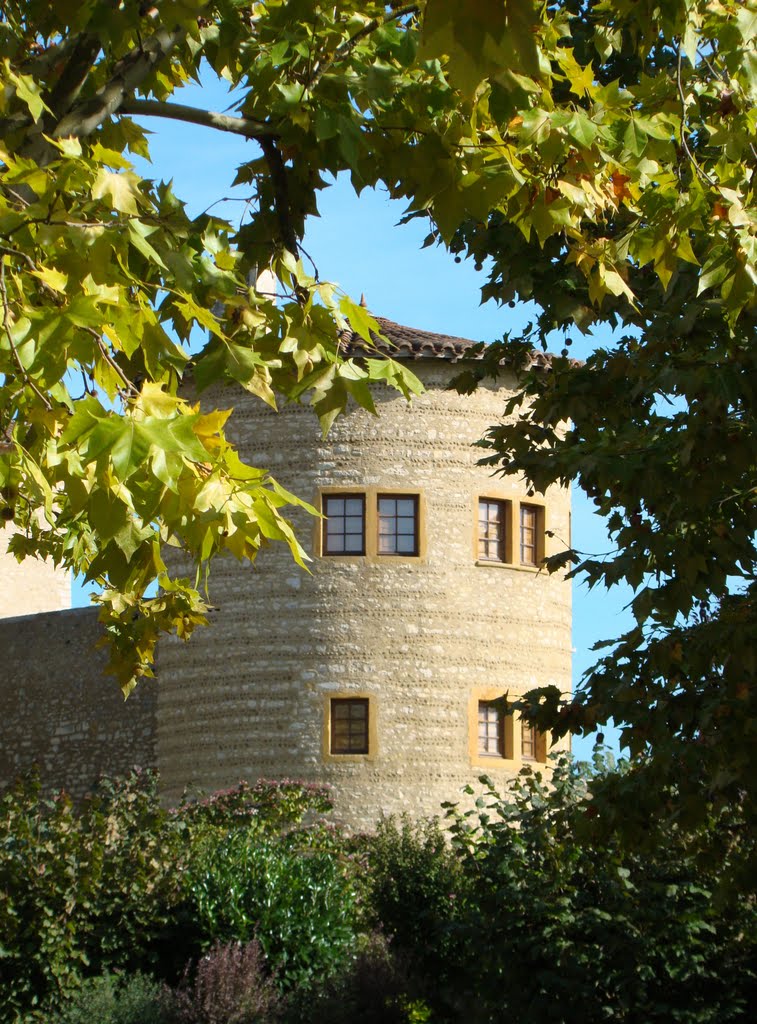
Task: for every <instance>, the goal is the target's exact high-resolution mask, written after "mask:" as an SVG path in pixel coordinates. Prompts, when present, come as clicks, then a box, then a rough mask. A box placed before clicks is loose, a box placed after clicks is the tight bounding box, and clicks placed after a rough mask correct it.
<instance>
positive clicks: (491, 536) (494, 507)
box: [478, 498, 507, 562]
mask: <svg viewBox="0 0 757 1024" xmlns="http://www.w3.org/2000/svg"><path fill="white" fill-rule="evenodd" d="M506 522H507V506H506V502H504V501H496V500H495V499H493V498H479V502H478V557H479V558H480V559H481V560H482V561H484V562H504V561H506V551H505V528H506Z"/></svg>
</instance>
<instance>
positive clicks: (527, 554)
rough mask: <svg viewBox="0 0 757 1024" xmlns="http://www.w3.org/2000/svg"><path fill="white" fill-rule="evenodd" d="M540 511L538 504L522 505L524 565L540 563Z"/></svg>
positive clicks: (521, 544) (522, 562)
mask: <svg viewBox="0 0 757 1024" xmlns="http://www.w3.org/2000/svg"><path fill="white" fill-rule="evenodd" d="M539 512H540V510H539V509H538V508H537V507H536V505H521V506H520V561H521V564H522V565H538V564H539V551H538V540H539Z"/></svg>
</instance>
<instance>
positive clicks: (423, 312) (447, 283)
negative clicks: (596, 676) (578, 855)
mask: <svg viewBox="0 0 757 1024" xmlns="http://www.w3.org/2000/svg"><path fill="white" fill-rule="evenodd" d="M181 102H184V103H189V104H192V105H194V106H203V107H205V108H207V109H214V110H222V109H225V108H226V107H228V106H229V99H228V97H227V96H226V94H225V93H224V92H223V90H222V89H221V88H219V87H218V86H217V85H213V86H210V85H206V86H205V87H203V88H200V87H198V86H191V87H188V88H187V89H185V90H183V92H182V95H181ZM142 123H143V124H144V125H145V127H147V128H149V129H150V130H151V131H153V132H154V133H155V134H154V135H153V136H152V137H151V140H150V149H151V154H152V169H151V170H150V169H148V168H146V167H144V166H140V168H139V170H140V172H141V173H143V174H145V176H148V175H150V176H153V177H156V178H158V179H160V178H163V179H165V180H170V179H173V181H174V190H175V192H176V194H177V195H178V196H179V197H180V198H181V199H182V200H183V201H184V202H185V203H186V204H187V206H188V209H189V212H190V213H191V214H197V213H200V212H201V211H202V210H204V209H207V208H208V207H209V206H211V204H214V203H219V201H220V203H219V205H216V206H214V207H213V209H214V212H215V213H217V214H218V215H219V216H222V217H224V218H226V219H228V220H230V221H232V222H235V223H236V222H238V221H239V219H240V218H241V217H243V216H244V211H245V202H244V200H245V199H246V196H247V194H248V191H249V190H248V189H246V188H244V189H240V188H237V189H236V190H232V189H231V188H230V187H229V185H230V182H231V181H232V180H233V178H234V174H235V171H236V168H237V166H238V165H239V164H240V163H241V162H243V161H244V160H248V159H250V156H252V155H253V153H254V150H253V145H254V144H253V143H250V142H247V141H245V140H244V139H242V138H240V137H238V136H233V135H229V134H224V133H221V132H217V131H213V130H211V129H208V128H202V127H199V126H194V125H188V124H182V123H178V122H173V121H168V120H158V119H156V118H145V119H143V120H142ZM319 212H320V217H318V218H311V220H310V222H309V224H308V229H307V233H306V238H305V248H306V250H307V252H308V254H309V256H310V257H311V258H312V259H313V261H314V262H315V264H316V266H317V267H318V270H319V273H320V276H321V278H322V279H323V280H330V281H336V282H337V283H338V284H339V285H340V286H341V287H342V288H343V289H344V290H345V291H347V292H348V293H349V294H350V295H351V296H352V297H353V298H356V299H357V298H359V297H360V295H361V294H365V297H366V301H367V304H368V306H369V308H370V310H371V312H373V313H374V314H377V315H379V316H384V317H387V318H389V319H390V320H395V321H397V322H398V323H402V324H406V325H408V326H412V327H419V328H422V329H424V330H429V331H436V332H439V333H443V334H453V335H460V336H461V337H466V338H473V339H475V340H480V341H493V340H495V339H497V338H500V337H502V335H503V333H504V332H505V331H508V330H513V329H517V328H518V327H519V326H522V325H524V324H525V323H527V322H528V320H529V319H530V318H531V317H532V315H533V307H531V308H530V309H529V307H528V306H526V305H523V306H521V307H518V308H515V309H509V308H508V307H503V308H500V307H498V306H496V305H495V304H494V303H491V302H490V303H487V304H486V305H484V306H482V305H481V303H480V291H479V290H480V288H481V285H482V284H483V283H484V280H485V274H484V273H477V272H476V271H475V269H474V267H473V265H472V263H470V262H469V261H464V262H462V263H460V264H456V263H455V262H454V260H453V259H452V257H451V256H449V255H448V254H447V253H445V252H444V251H443V250H442V249H440V248H436V247H431V248H428V249H423V250H422V249H421V244H422V242H423V238H424V236H425V234H426V230H425V229H424V226H423V225H422V223H421V222H420V221H418V222H413V223H411V224H408V225H404V226H401V227H398V226H396V225H397V222H398V220H399V219H400V217H401V216H402V214H403V212H404V207H403V205H402V204H401V203H398V202H394V201H391V200H390V199H389V198H388V196H387V195H386V193H383V192H379V191H370V190H366V191H364V192H363V193H362V195H361V196H360V197H357V196H356V195H355V193H354V192H353V190H352V188H351V186H350V184H349V181H348V180H340V181H338V182H336V183H335V184H334V185H333V186H332V187H330V188H328V189H326V190H325V191H324V192H322V193H321V196H320V199H319ZM574 339H575V340H574V345H573V347H572V349H571V355H573V356H575V357H577V358H582V357H585V356H586V355H587V354H588V352H590V351H591V349H592V347H593V346H594V345H595V344H597V343H598V340H601V341H602V343H603V344H605V345H606V344H607V343H608V340H609V338H608V335H607V334H603V335H600V336H599V338H591V337H589V338H582V337H581V336H580V335H578V332H575V334H574ZM573 543H574V546H575V547H576V548H578V549H579V550H581V551H587V552H588V551H591V552H599V551H605V550H607V549H608V548H609V547H610V544H609V541H608V539H607V536H606V534H605V532H604V529H603V526H602V521H601V520H599V519H598V518H597V517H596V516H595V515H594V514H593V512H592V510H591V507H590V505H589V503H588V502H587V500H586V499H585V498H584V496H583V495H582V494H580V493H578V492H576V491H575V490H574V494H573ZM629 599H630V592H629V591H628V590H627V589H623V588H615V589H613V590H612V591H610V592H609V593H608V592H607V591H604V590H602V591H594V592H592V593H589V592H588V590H587V588H586V586H585V584H581V583H580V582H576V583H575V584H574V589H573V607H574V625H573V646H574V648H575V653H574V655H573V680H574V685H575V684H576V683H577V682H578V680H579V679H580V677H581V675H582V673H583V672H584V670H585V669H586V668H587V667H588V666H589V665H591V664H592V662H593V658H594V656H593V655H592V654H591V647H592V645H593V644H594V643H595V642H596V641H598V640H602V639H605V638H608V637H614V636H617V635H619V633H620V632H621V631H622V630H623V629H624V628H626V627H627V625H628V623H629V613H628V612H627V611H625V610H624V609H625V606H626V605H627V603H628V601H629ZM87 601H88V596H87V594H86V592H85V591H84V590H83V589H82V588H81V587H80V586H78V585H77V586H75V587H74V602H75V603H76V604H82V603H87ZM606 736H607V739H608V742H610V743H611V744H612V743H613V741H614V734H613V733H612V732H611V731H608V732H607V733H606ZM591 748H592V743H591V742H589V741H587V740H580V739H579V740H574V751H575V752H576V754H578V755H579V756H581V757H585V756H588V755H589V754H590V753H591Z"/></svg>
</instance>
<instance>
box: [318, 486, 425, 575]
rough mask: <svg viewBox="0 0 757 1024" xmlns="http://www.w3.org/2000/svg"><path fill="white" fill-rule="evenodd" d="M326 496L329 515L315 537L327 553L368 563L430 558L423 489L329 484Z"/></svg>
mask: <svg viewBox="0 0 757 1024" xmlns="http://www.w3.org/2000/svg"><path fill="white" fill-rule="evenodd" d="M320 500H321V511H322V512H323V519H322V520H321V521H320V522H319V523H318V525H317V533H316V536H315V538H314V539H315V548H316V550H317V551H318V552H319V553H320V554H321V555H324V556H328V557H331V556H333V555H336V556H342V557H344V556H352V557H353V558H356V557H361V558H365V559H366V561H368V562H377V561H379V560H381V559H386V557H387V556H390V557H395V558H406V559H410V558H413V559H423V558H425V550H426V545H425V537H424V532H423V518H424V515H425V503H424V500H423V495H422V494H421V493H419V492H416V493H412V492H410V493H407V492H402V491H398V492H396V493H395V492H392V491H389V490H379V489H378V488H377V487H361V488H356V489H354V490H352V489H350V490H343V491H342V490H337V489H336V488H335V489H334V490H331V489H330V488H324V490H323V491H322V492H321V499H320Z"/></svg>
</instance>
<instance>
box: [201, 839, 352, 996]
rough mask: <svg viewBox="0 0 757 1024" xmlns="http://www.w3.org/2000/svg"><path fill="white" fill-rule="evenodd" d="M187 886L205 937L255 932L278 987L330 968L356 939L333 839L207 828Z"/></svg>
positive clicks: (247, 936)
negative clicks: (305, 842)
mask: <svg viewBox="0 0 757 1024" xmlns="http://www.w3.org/2000/svg"><path fill="white" fill-rule="evenodd" d="M308 840H309V841H310V840H312V837H310V836H309V837H308ZM185 886H186V891H187V895H188V898H189V903H190V906H191V908H192V914H193V916H194V918H195V920H196V921H197V925H198V928H199V929H200V931H201V933H202V934H203V936H204V937H205V939H206V940H218V941H225V942H228V941H232V940H236V941H241V942H249V941H250V940H251V939H253V938H257V939H258V940H259V941H260V944H261V946H262V947H263V951H264V952H265V955H266V957H267V958H268V960H269V961H270V962H271V964H272V965H273V967H274V969H275V970H276V971H277V973H278V975H279V981H280V984H281V985H282V986H283V987H284V988H288V987H291V986H295V985H300V986H303V985H304V986H307V985H309V984H310V982H311V981H312V980H313V979H315V978H317V977H319V976H321V975H323V974H328V973H329V972H331V971H332V970H333V969H335V968H336V967H337V966H338V965H339V963H340V962H341V960H342V957H343V956H344V951H345V949H346V948H347V947H348V946H349V945H350V944H351V943H352V941H353V940H354V936H355V927H356V918H357V900H356V891H355V886H354V884H353V881H352V879H351V869H350V863H349V861H347V860H346V859H345V858H343V857H342V856H341V855H340V854H339V852H338V849H337V848H336V846H335V844H334V843H333V841H332V842H331V848H325V847H324V846H323V843H322V842H321V843H320V844H313V845H303V841H302V836H301V835H300V834H298V833H290V834H288V835H285V836H277V837H270V836H265V835H259V834H257V833H256V832H255V831H254V830H252V831H251V830H246V831H238V832H232V833H227V834H223V833H215V834H208V835H206V836H205V838H204V840H203V842H202V843H200V844H198V846H197V848H196V849H195V850H194V852H193V857H192V861H191V864H190V867H189V869H188V872H187V875H186V879H185Z"/></svg>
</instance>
